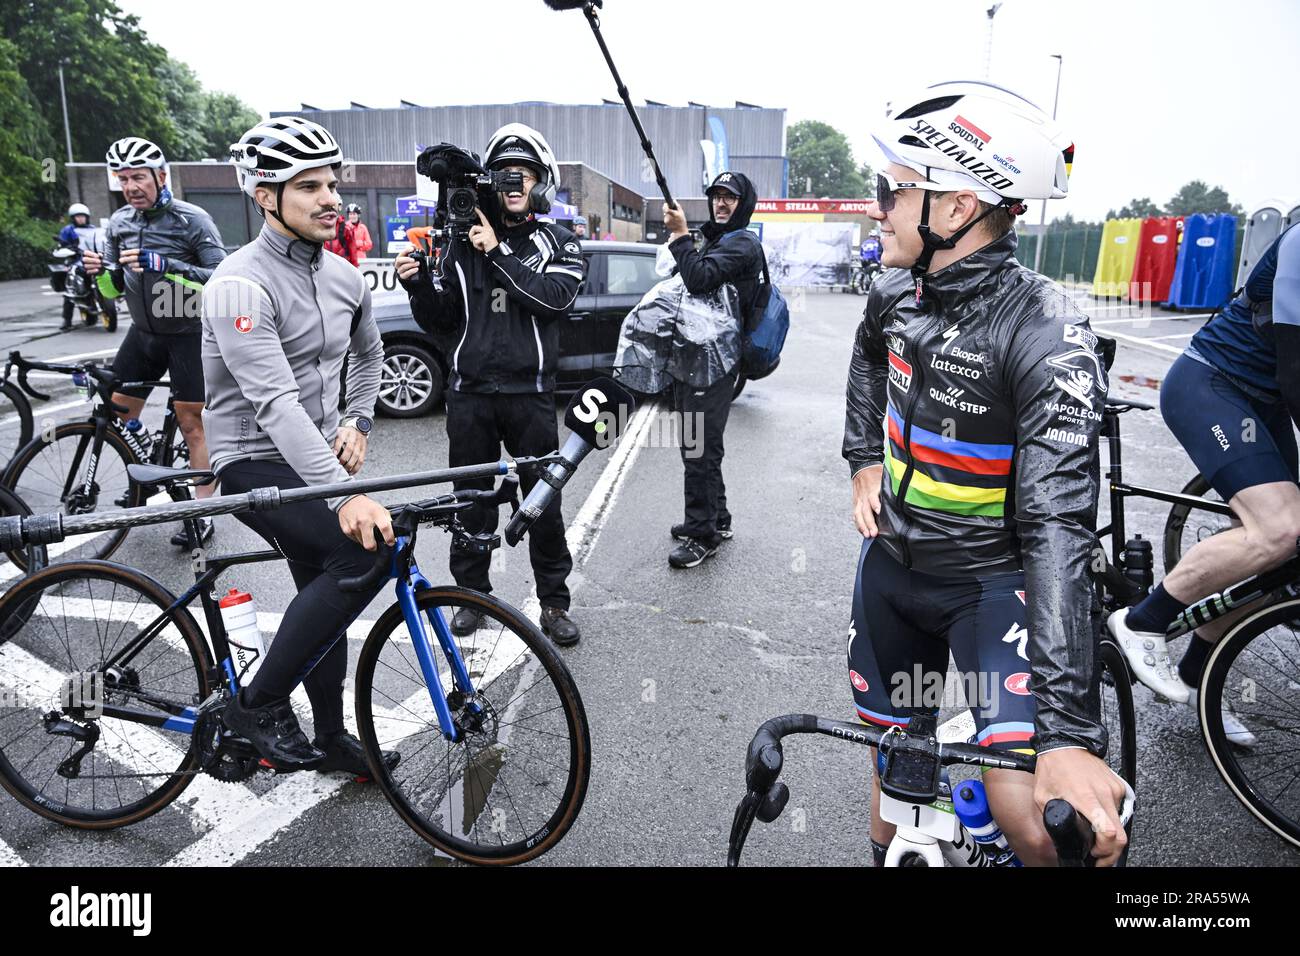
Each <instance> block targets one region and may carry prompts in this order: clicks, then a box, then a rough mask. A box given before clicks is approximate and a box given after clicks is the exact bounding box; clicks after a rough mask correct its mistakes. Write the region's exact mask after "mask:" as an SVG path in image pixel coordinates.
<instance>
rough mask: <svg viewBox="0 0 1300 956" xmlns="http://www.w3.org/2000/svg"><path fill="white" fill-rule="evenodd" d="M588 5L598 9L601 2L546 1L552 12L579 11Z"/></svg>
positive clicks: (585, 0) (583, 0) (599, 0)
mask: <svg viewBox="0 0 1300 956" xmlns="http://www.w3.org/2000/svg"><path fill="white" fill-rule="evenodd" d="M588 3H590V4H591V5H592V6H593V7H598V6H600V5H601V0H546V5H547V6H548V7H550V8H551V9H552V10H581V9H582V8H583V7H585V6H586V5H587V4H588Z"/></svg>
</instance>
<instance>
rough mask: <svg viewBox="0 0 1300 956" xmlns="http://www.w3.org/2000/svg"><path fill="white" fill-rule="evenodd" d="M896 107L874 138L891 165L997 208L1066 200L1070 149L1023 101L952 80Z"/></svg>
mask: <svg viewBox="0 0 1300 956" xmlns="http://www.w3.org/2000/svg"><path fill="white" fill-rule="evenodd" d="M896 102H902V103H904V104H905V105H904V106H903V108H902V109H900V110H899V111H898V112H897V113H895V114H894V115H893V116H891V117H890V118H889V119H888V121H887V122H886V123H885V124H884V125H883V126H882V127H881V128H880V129H879V130H878V131H877V132H875V133H873V134H872V138H873V139H875V141H876V143H877V144H878V145H879V146H880V149H881V151H882V152H884V154H885V158H886V159H888V160H889V161H890V162H893V163H898V164H900V165H902V166H908V167H910V168H912V169H915V170H916V171H917V172H919V173H922V174H923V175H925V176H926V178H927V179H929V180H930V181H931V182H935V183H938V184H939V185H942V186H946V187H950V188H952V189H973V190H974V191H975V192H976V194H977V195H979V196H980V198H981V199H983V200H985V201H986V202H993V203H995V204H997V203H1000V204H1002V205H1007V206H1012V205H1015V203H1016V201H1018V200H1024V199H1061V198H1063V197H1064V196H1065V195H1066V193H1067V192H1068V190H1069V185H1070V167H1071V164H1072V163H1073V161H1074V144H1073V142H1071V140H1070V137H1069V136H1067V135H1066V134H1065V133H1064V132H1062V130H1061V128H1060V127H1059V126H1058V125H1057V124H1056V122H1055V121H1054V120H1053V119H1052V118H1051V117H1050V116H1048V115H1047V114H1046V113H1044V112H1043V111H1042V110H1041V109H1039V108H1038V107H1037V106H1035V105H1034V104H1033V103H1031V102H1030V101H1029V100H1027V99H1025V98H1024V97H1023V96H1020V95H1019V94H1017V93H1013V92H1011V91H1010V90H1007V89H1003V88H1002V87H1000V86H995V85H994V84H992V83H981V82H978V81H974V80H958V81H952V82H947V83H936V84H935V85H934V86H931V87H928V88H927V89H926V90H925V91H924V92H923V93H921V94H920V95H918V96H913V97H909V98H907V99H904V100H900V101H896Z"/></svg>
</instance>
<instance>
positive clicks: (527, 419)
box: [499, 392, 573, 611]
mask: <svg viewBox="0 0 1300 956" xmlns="http://www.w3.org/2000/svg"><path fill="white" fill-rule="evenodd" d="M499 421H500V423H501V437H502V438H503V439H504V442H505V446H506V451H507V452H509V453H510V454H511V455H514V456H516V457H530V456H536V455H546V454H550V453H551V452H553V451H555V450H556V449H557V448H558V447H559V445H560V436H559V430H558V429H557V428H556V424H555V393H554V392H543V393H540V394H537V395H507V396H503V397H502V404H501V409H500V413H499ZM536 483H537V478H536V477H535V476H533V475H525V476H523V478H522V479H521V481H520V483H519V490H520V492H521V493H522V494H523V495H524V496H525V497H527V495H528V493H529V492H530V491H531V490H532V487H533V485H534V484H536ZM560 497H561V496H560V493H559V492H558V491H557V492H556V493H555V497H554V498H553V499H552V500H551V503H550V505H548V506H547V508H546V510H545V511H543V512H542V514H541V517H539V518H538V519H537V521H536V522H534V523H533V527H532V530H531V531H529V532H528V558H529V562H530V563H531V564H532V566H533V577H534V578H535V579H536V581H537V600H538V602H539V603H540V604H541V605H542V607H558V608H562V609H564V610H566V611H567V610H568V609H569V586H568V584H567V583H566V582H567V581H568V578H569V574H570V572H572V571H573V555H571V554H570V553H569V542H568V539H567V538H566V537H565V533H564V515H563V514H562V513H561V511H560Z"/></svg>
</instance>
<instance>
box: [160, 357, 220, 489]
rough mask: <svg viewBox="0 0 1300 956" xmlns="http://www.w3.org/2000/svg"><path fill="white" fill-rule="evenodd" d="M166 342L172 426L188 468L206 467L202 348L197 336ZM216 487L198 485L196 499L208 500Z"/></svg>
mask: <svg viewBox="0 0 1300 956" xmlns="http://www.w3.org/2000/svg"><path fill="white" fill-rule="evenodd" d="M166 338H167V340H168V341H167V375H168V379H169V380H170V381H171V383H172V397H173V399H174V401H173V407H174V408H175V409H176V424H177V425H179V426H180V430H181V435H182V437H183V438H184V439H185V445H186V447H187V448H189V450H190V467H191V468H197V469H206V468H207V467H208V443H207V441H206V440H205V439H204V437H203V401H204V393H203V347H202V336H201V334H200V333H198V332H193V333H187V334H185V335H169V336H166ZM216 490H217V487H216V484H215V483H213V484H209V485H199V486H197V487H196V488H195V493H196V496H197V497H199V498H209V497H211V496H212V495H213V494H215V493H216Z"/></svg>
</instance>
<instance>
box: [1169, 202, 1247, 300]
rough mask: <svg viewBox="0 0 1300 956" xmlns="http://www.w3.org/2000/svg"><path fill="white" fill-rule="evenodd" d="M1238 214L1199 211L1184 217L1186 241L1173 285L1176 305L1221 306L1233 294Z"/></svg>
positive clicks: (1171, 293) (1180, 251)
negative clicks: (1208, 214) (1216, 213)
mask: <svg viewBox="0 0 1300 956" xmlns="http://www.w3.org/2000/svg"><path fill="white" fill-rule="evenodd" d="M1236 238H1237V217H1236V216H1232V215H1228V214H1227V213H1223V214H1220V215H1215V216H1207V215H1205V214H1204V213H1197V214H1196V215H1194V216H1188V217H1187V218H1186V219H1185V220H1184V221H1183V243H1182V246H1181V247H1180V248H1179V250H1178V263H1177V265H1175V266H1174V281H1173V283H1172V284H1171V285H1170V287H1169V303H1168V304H1169V307H1170V308H1173V309H1217V308H1219V307H1220V306H1222V305H1223V304H1224V303H1226V302H1227V301H1228V297H1229V296H1231V295H1232V277H1233V272H1234V271H1235V270H1234V266H1235V265H1236V263H1235V262H1234V261H1233V258H1234V257H1233V252H1234V251H1235V250H1234V246H1235V245H1236Z"/></svg>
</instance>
